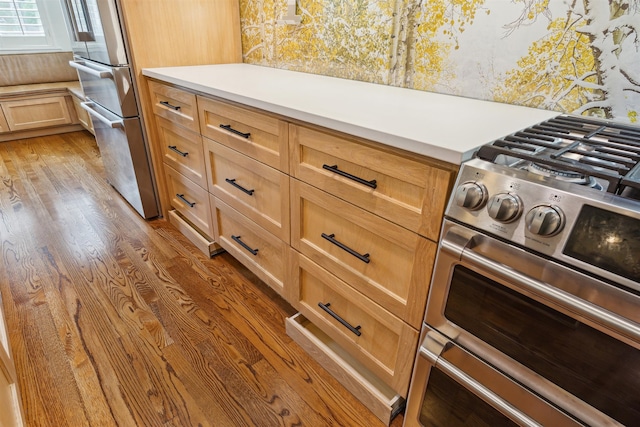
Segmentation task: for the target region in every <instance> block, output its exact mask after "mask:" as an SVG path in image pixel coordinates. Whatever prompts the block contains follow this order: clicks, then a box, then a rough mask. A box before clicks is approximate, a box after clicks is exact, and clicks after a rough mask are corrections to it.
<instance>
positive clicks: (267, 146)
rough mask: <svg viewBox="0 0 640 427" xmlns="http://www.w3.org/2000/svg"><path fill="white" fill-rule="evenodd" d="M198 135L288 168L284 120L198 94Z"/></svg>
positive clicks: (283, 169)
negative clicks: (200, 133)
mask: <svg viewBox="0 0 640 427" xmlns="http://www.w3.org/2000/svg"><path fill="white" fill-rule="evenodd" d="M198 108H199V112H200V128H201V131H202V135H203V136H206V137H207V138H211V139H213V140H214V141H217V142H219V143H221V144H223V145H226V146H227V147H230V148H233V149H234V150H237V151H240V152H241V153H244V154H246V155H247V156H249V157H252V158H254V159H256V160H259V161H261V162H262V163H265V164H267V165H269V166H271V167H273V168H276V169H279V170H281V171H283V172H286V173H288V172H289V160H288V157H289V156H288V146H287V143H288V132H287V123H286V122H285V121H283V120H279V119H276V118H275V117H271V116H269V115H266V114H263V113H260V112H257V111H253V110H248V109H245V108H242V107H237V106H235V105H231V104H228V103H226V102H221V101H217V100H214V99H209V98H203V97H201V96H198Z"/></svg>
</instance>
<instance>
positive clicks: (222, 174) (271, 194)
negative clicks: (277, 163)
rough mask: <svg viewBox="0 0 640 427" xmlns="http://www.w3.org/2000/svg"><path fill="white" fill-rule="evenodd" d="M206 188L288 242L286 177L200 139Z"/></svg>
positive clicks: (236, 153) (221, 146) (261, 164)
mask: <svg viewBox="0 0 640 427" xmlns="http://www.w3.org/2000/svg"><path fill="white" fill-rule="evenodd" d="M204 142H205V144H206V167H207V171H208V172H207V175H208V177H209V191H210V192H211V193H212V194H213V195H214V196H216V197H217V198H219V199H221V200H222V201H224V202H225V203H227V204H228V205H229V206H231V207H232V208H234V209H236V210H238V211H239V212H240V213H242V214H243V215H246V216H247V217H248V218H250V219H251V220H252V221H254V222H256V223H257V224H258V225H260V226H261V227H263V228H264V229H266V230H267V231H269V232H270V233H272V234H274V235H276V236H277V237H279V238H280V239H282V240H283V241H284V242H285V243H289V176H288V175H285V174H284V173H282V172H280V171H279V170H277V169H274V168H272V167H269V166H267V165H265V164H263V163H260V162H258V161H256V160H253V159H252V158H250V157H248V156H245V155H244V154H241V153H238V152H237V151H235V150H232V149H230V148H227V147H225V146H224V145H222V144H218V143H217V142H215V141H212V140H210V139H208V138H204Z"/></svg>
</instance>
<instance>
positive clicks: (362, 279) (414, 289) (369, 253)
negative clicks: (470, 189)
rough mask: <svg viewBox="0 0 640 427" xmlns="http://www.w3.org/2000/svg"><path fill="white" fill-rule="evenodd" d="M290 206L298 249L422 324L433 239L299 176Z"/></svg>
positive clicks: (416, 325) (413, 322)
mask: <svg viewBox="0 0 640 427" xmlns="http://www.w3.org/2000/svg"><path fill="white" fill-rule="evenodd" d="M291 211H292V212H293V216H292V221H291V224H292V227H291V236H292V238H291V246H292V247H293V248H295V249H296V250H297V251H299V252H301V253H302V254H304V255H306V256H307V257H309V258H310V259H311V260H313V261H314V262H315V263H317V264H318V265H320V266H322V267H323V268H325V269H327V270H329V271H330V272H331V273H333V274H335V275H336V276H338V277H339V278H340V279H342V280H343V281H345V282H346V283H348V284H349V285H350V286H352V287H353V288H355V289H357V290H358V291H360V292H361V293H362V294H364V295H367V297H368V298H370V299H371V300H373V301H376V302H377V303H378V304H380V305H381V306H382V307H384V308H385V309H386V310H388V311H390V312H391V313H393V314H394V315H395V316H397V317H399V318H401V319H403V320H404V321H405V322H407V323H408V324H409V325H411V326H412V327H413V328H415V329H416V330H419V329H420V327H421V324H422V318H423V316H424V308H425V305H426V301H427V292H428V286H427V283H428V278H429V277H431V270H432V266H433V262H434V257H435V251H436V247H437V245H436V244H435V243H434V242H431V241H429V240H427V239H425V238H424V237H421V236H419V235H417V234H415V233H413V232H411V231H409V230H407V229H406V228H403V227H400V226H398V225H396V224H394V223H392V222H390V221H387V220H385V219H383V218H381V217H379V216H377V215H374V214H372V213H370V212H368V211H365V210H363V209H361V208H359V207H357V206H354V205H352V204H350V203H347V202H345V201H343V200H341V199H338V198H337V197H335V196H332V195H330V194H328V193H325V192H323V191H321V190H318V189H316V188H314V187H312V186H310V185H308V184H305V183H302V182H299V181H297V180H293V181H292V184H291ZM414 344H415V343H414Z"/></svg>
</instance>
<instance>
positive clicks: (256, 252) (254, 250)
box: [231, 235, 258, 255]
mask: <svg viewBox="0 0 640 427" xmlns="http://www.w3.org/2000/svg"><path fill="white" fill-rule="evenodd" d="M240 237H241V236H234V235H231V238H232V239H233V240H235V241H236V243H238V244H239V245H240V246H242V247H243V248H245V249H246V250H247V251H249V252H251V255H258V249H251V246H249V245H247V244H246V243H245V242H243V241H242V240H240Z"/></svg>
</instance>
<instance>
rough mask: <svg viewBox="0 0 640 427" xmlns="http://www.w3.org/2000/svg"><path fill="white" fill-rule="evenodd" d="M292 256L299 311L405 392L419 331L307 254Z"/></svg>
mask: <svg viewBox="0 0 640 427" xmlns="http://www.w3.org/2000/svg"><path fill="white" fill-rule="evenodd" d="M291 259H292V265H293V267H292V268H293V277H292V280H291V288H292V292H291V295H292V302H293V304H294V305H295V306H296V307H297V308H298V310H300V313H302V314H303V315H304V316H305V317H306V318H307V319H309V320H310V321H312V322H313V323H314V324H315V325H316V326H317V327H318V328H320V329H321V330H322V331H323V332H324V333H326V334H327V335H328V336H329V337H331V338H332V339H333V340H335V341H336V342H337V343H338V344H339V345H340V346H341V347H342V348H343V349H344V350H346V351H347V352H349V353H350V354H351V355H352V356H353V357H355V358H356V359H357V360H358V361H360V362H361V363H362V364H363V365H364V366H366V367H367V368H368V369H370V370H371V371H372V372H373V373H374V374H376V375H377V376H378V377H379V378H380V379H382V380H383V381H384V382H385V383H387V384H388V385H389V386H390V387H391V388H393V389H394V390H395V391H397V392H398V394H400V395H401V396H406V395H407V390H408V387H409V379H410V376H411V367H412V366H413V357H414V355H415V352H416V347H417V344H418V331H417V330H415V329H413V328H411V327H410V326H409V325H407V324H406V323H404V322H403V321H402V320H400V319H398V318H397V317H395V316H394V315H393V314H391V313H389V312H388V311H386V310H385V309H383V308H382V307H380V306H379V305H378V304H376V303H375V302H373V301H371V300H370V299H369V298H367V297H365V296H364V295H362V294H361V293H359V292H357V291H356V290H354V289H353V288H351V287H350V286H349V285H347V284H346V283H344V282H343V281H341V280H339V279H338V278H337V277H335V276H333V275H332V274H330V273H329V272H327V271H326V270H324V269H323V268H321V267H319V266H318V265H317V264H315V263H314V262H313V261H311V260H309V259H308V258H306V257H305V256H304V255H300V254H298V253H297V252H296V251H293V250H292V255H291ZM321 305H322V306H324V308H323V307H321ZM347 325H349V326H347ZM356 331H357V332H356Z"/></svg>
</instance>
